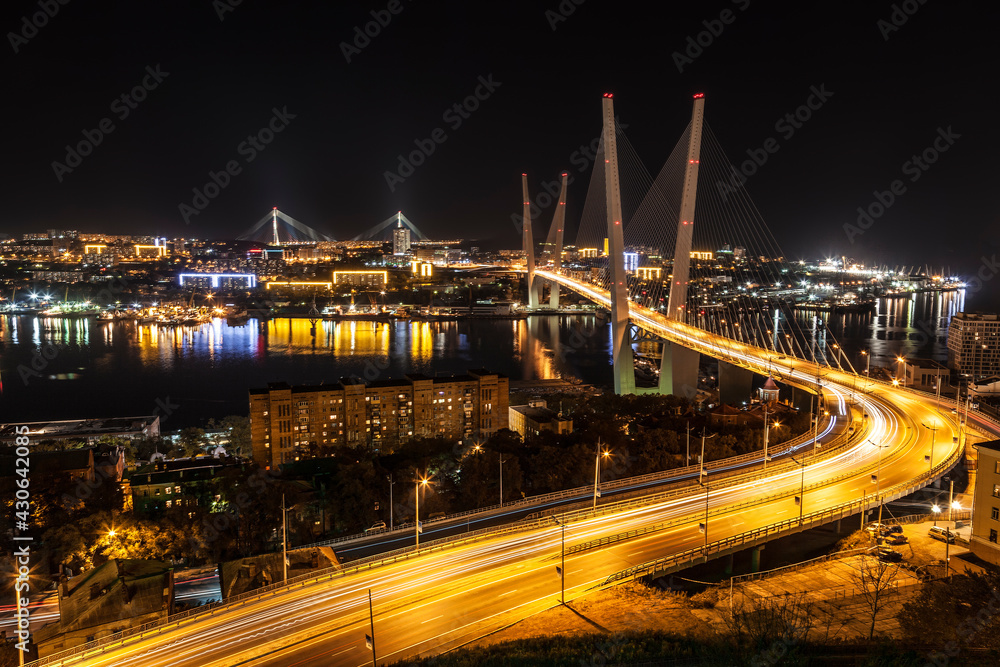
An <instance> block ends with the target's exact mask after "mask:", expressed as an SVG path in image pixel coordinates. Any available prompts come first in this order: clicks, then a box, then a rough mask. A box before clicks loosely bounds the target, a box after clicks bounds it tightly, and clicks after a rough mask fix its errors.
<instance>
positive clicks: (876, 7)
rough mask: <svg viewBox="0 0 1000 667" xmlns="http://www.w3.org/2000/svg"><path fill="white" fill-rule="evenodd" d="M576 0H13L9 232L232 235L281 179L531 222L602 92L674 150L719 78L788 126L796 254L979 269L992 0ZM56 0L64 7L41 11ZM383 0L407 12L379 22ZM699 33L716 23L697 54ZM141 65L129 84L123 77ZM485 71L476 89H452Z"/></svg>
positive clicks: (334, 221)
mask: <svg viewBox="0 0 1000 667" xmlns="http://www.w3.org/2000/svg"><path fill="white" fill-rule="evenodd" d="M577 2H578V3H579V4H576V3H573V2H571V0H563V1H562V3H560V2H559V1H558V0H549V1H543V2H533V3H524V2H505V3H470V2H460V3H459V2H438V3H430V2H414V1H409V0H398V2H393V3H389V2H371V3H355V2H280V3H279V2H263V1H261V0H244V1H243V2H241V3H239V4H238V5H237V6H236V7H230V6H229V3H227V2H225V0H219V1H217V2H214V3H213V2H210V1H208V0H205V1H204V2H191V3H177V2H111V3H101V4H100V6H98V5H97V3H87V2H82V1H80V0H76V1H74V2H68V3H67V4H65V5H59V4H58V3H57V0H42V2H41V3H39V2H38V0H35V1H34V2H24V1H20V0H17V1H9V2H6V3H4V18H3V23H2V25H3V29H4V31H5V33H7V34H6V37H5V45H4V47H3V48H4V49H5V50H6V53H5V55H3V56H2V60H3V73H4V81H5V82H6V86H5V92H6V95H5V96H4V98H5V105H4V107H5V109H4V115H5V118H6V120H7V122H6V123H5V126H6V132H5V141H4V144H5V145H4V151H3V153H4V160H3V162H2V164H3V166H2V169H3V179H2V180H3V185H4V187H3V191H4V192H5V195H6V196H5V197H4V205H5V208H6V213H5V214H4V221H3V224H2V225H0V231H2V232H5V233H8V234H12V235H17V234H20V233H22V232H25V231H36V230H44V229H46V228H53V227H54V228H69V229H78V230H80V231H106V232H110V233H149V234H157V235H165V236H171V237H172V236H195V237H202V238H206V237H207V238H231V237H234V236H236V235H237V234H239V233H241V232H243V231H244V230H246V229H247V228H249V227H250V226H251V225H252V224H253V223H254V222H256V221H257V220H258V219H259V218H260V217H262V216H263V215H264V214H266V213H267V212H268V211H269V210H270V208H271V207H272V206H278V207H279V208H281V209H282V210H283V211H285V212H287V213H288V214H289V215H291V216H293V217H295V218H297V219H298V220H301V221H302V222H304V223H306V224H308V225H311V226H313V227H315V228H317V229H318V230H320V231H322V232H324V233H327V234H329V235H331V236H333V237H335V238H338V239H342V238H349V237H351V236H354V235H355V234H357V233H358V232H360V231H362V230H363V229H365V228H367V227H370V226H372V225H374V224H376V223H378V222H380V221H381V220H383V219H385V218H387V217H388V216H389V215H391V214H393V213H394V212H395V211H396V210H398V209H402V210H403V211H404V212H405V213H406V215H407V216H408V217H409V218H410V219H411V220H412V221H413V222H414V223H415V224H416V225H417V226H419V227H420V228H421V229H423V230H424V231H425V232H426V233H427V234H428V235H429V236H431V237H455V236H460V237H463V238H467V239H469V238H478V239H481V240H482V244H483V245H485V246H492V247H498V246H499V247H514V246H516V245H517V244H518V238H517V233H516V229H515V227H514V226H513V225H512V224H511V214H514V213H517V212H518V211H519V209H520V201H521V194H520V175H521V172H528V174H529V177H530V178H529V182H530V183H531V184H532V188H533V189H537V187H538V186H539V185H540V184H541V183H542V182H543V181H547V180H551V179H554V178H556V176H557V175H558V173H559V172H560V171H561V170H564V169H569V170H571V171H572V172H573V173H576V166H575V165H574V164H571V161H572V160H573V154H574V152H575V151H577V150H578V149H579V148H580V147H581V145H583V144H586V143H589V141H590V140H591V139H592V138H594V137H596V136H597V135H598V134H599V132H600V123H601V115H600V114H601V109H600V102H601V96H602V94H603V93H605V92H612V93H614V95H615V103H616V112H617V114H618V116H619V118H620V120H621V121H622V122H624V123H626V124H627V125H628V130H627V134H628V136H629V138H630V141H631V143H632V144H633V145H634V146H635V147H636V148H637V149H638V151H639V153H640V155H641V156H642V158H643V160H644V161H645V163H646V165H647V166H648V168H649V170H650V171H651V172H653V173H654V174H655V173H656V172H657V171H658V170H659V168H660V166H661V165H662V163H663V162H664V160H665V159H666V157H667V155H668V153H669V151H670V150H671V148H672V147H673V146H674V144H675V143H676V141H677V139H678V138H679V136H680V135H681V133H682V132H683V130H684V127H685V125H686V124H687V122H688V120H689V118H690V112H691V95H692V94H693V93H696V92H704V93H705V94H706V100H707V101H706V118H707V121H708V123H709V124H710V125H711V127H712V128H713V130H714V132H715V133H716V134H717V136H718V137H719V139H720V141H721V142H722V145H723V147H724V148H725V150H726V152H727V154H728V155H729V156H730V158H731V159H732V160H733V161H734V162H736V161H742V160H744V159H746V151H747V150H754V149H759V148H760V147H761V146H762V145H763V144H764V142H765V140H767V139H768V138H769V137H774V138H775V139H776V140H777V142H778V144H779V146H780V149H779V150H778V151H777V152H776V153H774V154H772V155H770V156H769V158H768V161H767V162H766V164H765V165H763V166H762V167H761V168H760V169H759V171H758V172H757V173H756V174H754V175H753V176H752V177H751V178H750V180H749V181H748V183H747V187H748V189H749V192H750V195H751V196H752V197H753V198H754V200H755V201H756V204H757V206H758V208H759V209H760V211H761V213H762V214H763V216H764V218H765V220H767V221H768V224H769V226H770V228H771V229H772V231H773V232H774V234H775V236H776V237H777V238H778V239H779V240H780V242H781V244H782V247H783V249H784V250H785V252H786V255H787V256H789V257H790V258H793V259H797V258H799V257H819V256H822V255H826V254H834V255H840V254H846V255H848V256H853V257H856V258H858V259H864V260H877V261H882V262H888V263H890V264H897V265H902V264H924V263H930V264H933V265H950V266H951V267H952V268H954V269H956V270H959V269H960V270H963V271H966V272H972V271H975V270H977V269H978V268H979V267H980V264H981V259H980V258H981V257H982V256H983V255H984V253H985V254H986V256H987V257H990V256H991V255H992V253H994V252H995V251H996V250H997V246H998V244H1000V233H998V225H997V204H996V196H995V188H994V187H993V181H994V179H995V177H996V168H995V165H996V154H997V151H996V149H997V137H998V132H997V130H996V99H997V93H996V86H995V82H994V78H995V70H996V62H997V56H996V46H995V36H994V35H992V34H991V33H992V31H993V30H994V28H995V25H996V24H997V18H998V16H997V13H998V12H997V10H996V6H995V5H992V6H991V8H989V9H987V8H985V6H984V5H983V4H976V5H972V6H969V7H965V6H955V5H954V4H949V3H945V2H927V3H926V4H924V5H920V4H919V3H918V2H916V1H915V0H914V1H912V2H908V3H902V4H900V5H897V7H899V9H896V10H895V11H896V17H895V18H896V22H897V23H899V24H901V25H899V26H898V28H897V26H895V25H893V24H892V17H893V13H894V8H893V7H894V6H893V3H891V2H870V3H850V4H845V3H819V4H815V3H796V4H794V5H792V4H791V3H763V2H757V1H752V2H750V1H747V0H740V1H739V2H706V3H685V4H686V5H690V6H689V7H688V8H685V7H684V6H683V5H680V4H679V3H666V2H665V3H657V4H655V5H654V4H652V3H635V4H630V3H622V2H609V1H607V0H586V1H585V2H581V1H580V0H577ZM46 3H50V4H51V5H52V6H54V7H55V6H57V7H58V11H57V12H56V13H55V16H53V17H51V18H47V24H46V25H43V26H42V27H41V28H39V29H37V31H35V30H34V28H30V29H28V28H25V27H24V25H23V20H22V17H25V16H29V17H30V16H32V15H34V14H36V13H37V12H39V11H41V10H40V9H39V5H40V4H46ZM855 4H857V5H862V4H863V5H864V6H863V7H855V6H854V5H855ZM179 5H183V6H179ZM775 5H777V6H775ZM903 5H905V6H906V8H907V9H909V10H910V11H911V12H913V13H912V15H906V13H905V12H904V11H903V9H902V8H903ZM390 6H391V7H392V8H394V9H397V11H398V13H396V14H392V13H391V12H388V10H387V7H390ZM560 7H562V10H563V13H562V15H560V14H559V12H560ZM654 7H655V8H657V9H656V13H653V9H652V8H654ZM227 9H228V10H227ZM229 10H231V11H229ZM570 10H572V13H570ZM51 11H53V10H51V9H50V12H51ZM372 11H375V12H376V13H380V12H381V18H382V19H383V21H385V20H386V18H387V17H388V24H387V25H386V26H384V27H381V26H379V29H378V34H377V35H376V36H374V37H369V38H367V43H366V42H364V41H360V40H359V43H360V44H361V45H362V48H357V47H356V46H355V45H354V40H355V38H356V32H355V28H356V27H358V28H359V29H361V30H364V28H365V24H366V23H370V22H372V21H374V20H375V19H373V17H372V15H371V14H370V12H372ZM723 12H727V13H726V14H723ZM720 16H721V17H724V18H728V19H729V21H728V23H723V22H721V21H720ZM903 18H905V22H903V20H902V19H903ZM880 20H881V21H883V22H884V23H883V24H882V25H881V26H880V24H879V21H880ZM38 22H40V20H39V21H38ZM706 22H707V23H708V25H709V27H706V25H705V23H706ZM713 22H714V23H713ZM553 26H554V27H555V29H553ZM710 28H714V29H715V30H716V31H717V32H719V33H720V34H718V35H717V36H716V35H712V34H711V32H709V30H710ZM720 28H721V29H720ZM369 29H370V30H371V31H372V32H375V24H372V25H371V26H369ZM18 33H20V34H22V35H28V38H27V39H22V38H21V37H18V36H16V35H17V34H18ZM35 33H37V34H35ZM699 33H703V34H702V35H701V39H702V42H703V43H706V44H707V46H704V47H702V52H701V53H700V54H697V53H696V52H695V56H696V57H694V58H692V59H691V60H690V61H688V62H684V63H682V69H683V71H678V70H679V68H678V65H677V62H675V61H676V58H677V57H676V56H675V55H674V54H675V52H678V53H683V52H684V51H685V49H687V48H688V47H689V42H688V38H689V37H690V38H692V39H697V38H698V36H699ZM12 42H13V43H12ZM345 45H349V46H345ZM15 49H16V53H15ZM345 49H346V50H348V51H349V53H348V56H345ZM348 57H349V58H350V62H348ZM147 68H149V69H147ZM157 69H158V71H159V72H163V73H166V75H163V74H159V75H157V76H155V77H154V76H152V75H150V74H149V72H150V71H157ZM144 80H145V82H146V84H147V87H148V88H150V89H149V90H141V91H140V94H141V96H144V97H145V99H143V100H142V101H141V102H136V103H133V106H134V107H135V108H129V107H128V106H127V104H126V103H125V102H122V101H121V100H120V98H121V96H122V94H129V91H131V90H132V89H133V88H134V87H135V86H137V85H138V86H141V85H142V83H143V82H144ZM483 80H486V81H492V82H493V83H492V84H491V85H490V87H489V88H487V87H484V86H483V85H482V83H481V81H483ZM813 86H815V87H817V88H820V87H825V90H827V91H829V92H830V93H832V95H831V96H830V97H829V99H827V100H826V101H825V102H824V103H823V104H822V105H821V106H820V108H818V109H817V110H815V111H814V112H813V114H812V118H810V119H809V120H808V121H807V122H805V123H804V124H802V126H801V127H800V128H798V129H796V130H795V131H794V134H793V135H792V136H785V135H787V132H779V131H776V127H775V125H776V123H777V122H778V121H780V120H781V119H782V118H783V117H784V116H785V114H786V113H790V112H792V113H794V112H795V110H796V108H797V107H799V106H800V105H802V104H804V103H805V102H806V101H807V99H808V98H809V95H810V89H811V87H813ZM477 87H478V89H479V92H480V94H481V97H483V98H485V99H482V100H480V101H479V102H478V107H479V108H478V109H476V110H475V111H474V112H472V113H470V114H468V117H467V118H462V117H460V116H459V115H457V114H455V113H454V112H452V113H451V114H449V115H447V116H446V115H445V112H446V111H447V110H448V109H450V108H452V107H453V105H455V104H456V103H461V102H462V101H463V99H465V98H466V97H468V96H470V95H474V94H475V93H476V91H477ZM490 88H492V90H490ZM116 99H118V100H119V101H118V102H115V100H116ZM275 110H277V111H278V112H280V113H281V114H285V113H287V114H288V115H289V116H294V117H293V118H291V117H290V118H286V119H285V120H284V121H274V122H275V123H278V126H283V127H282V129H281V132H279V133H277V134H275V135H274V138H273V141H272V142H271V143H269V144H267V145H266V146H263V147H262V150H257V149H255V148H253V147H252V146H250V145H249V144H244V143H243V142H245V141H246V139H247V137H248V135H251V134H257V133H258V131H259V130H261V129H262V128H265V127H267V125H268V123H270V122H272V118H273V117H274V116H275ZM126 112H127V116H126V117H124V118H123V117H122V116H123V115H124V114H125V113H126ZM102 119H108V120H107V121H105V127H107V125H108V124H109V123H110V124H113V126H114V129H113V131H112V132H110V133H108V134H103V136H102V137H101V143H100V144H99V145H97V146H96V147H94V148H93V151H92V153H91V154H90V155H88V156H86V157H83V158H82V159H81V161H80V163H79V165H78V166H76V167H75V168H72V171H64V170H63V169H62V168H59V167H57V168H54V166H53V162H57V161H58V162H60V163H63V164H66V162H67V158H66V146H67V144H70V145H76V144H77V143H79V142H80V141H81V140H83V139H84V131H88V132H90V133H91V136H96V135H95V134H94V130H95V129H97V128H99V127H100V126H101V122H102ZM438 128H440V130H439V132H438V137H439V138H441V137H444V138H445V140H444V142H443V143H438V144H436V145H435V150H434V152H433V153H432V154H430V155H429V156H427V157H426V159H425V162H424V164H422V165H421V166H419V167H417V168H416V169H415V170H414V173H413V174H412V175H410V176H408V177H407V178H405V180H404V181H402V182H396V183H394V189H393V190H390V187H389V185H388V184H387V181H386V176H385V173H386V172H387V171H397V170H398V168H399V165H398V158H397V156H398V155H399V154H401V153H404V154H407V153H410V152H411V151H413V150H415V143H414V142H415V141H417V140H420V141H425V140H428V139H429V138H430V137H431V136H432V134H433V133H434V131H435V130H436V129H438ZM939 128H941V129H942V130H944V131H946V130H947V129H948V128H951V129H952V134H953V138H952V140H951V144H950V145H949V146H948V150H947V151H946V152H944V153H942V154H941V155H940V156H939V158H938V160H937V162H936V163H935V164H933V165H930V166H929V168H928V169H927V170H926V171H922V172H920V177H919V179H917V180H916V181H912V180H911V178H912V176H911V175H910V173H909V172H908V171H907V170H906V167H904V163H906V162H907V161H908V160H909V159H910V158H911V156H913V155H914V154H919V153H921V152H923V150H924V149H925V148H927V147H929V146H932V145H933V142H934V140H935V138H936V137H938V136H939ZM954 135H959V138H957V139H956V138H954ZM251 156H252V157H253V159H252V161H251V160H249V158H250V157H251ZM231 160H232V161H235V162H234V166H235V167H236V168H238V169H239V173H238V174H236V175H234V176H231V178H230V180H229V183H228V185H227V186H226V187H225V188H222V189H221V190H220V191H219V192H218V193H217V196H215V197H214V198H213V199H211V200H210V201H208V202H207V206H206V207H205V208H204V210H203V211H200V212H199V213H198V214H197V215H190V216H189V218H190V222H189V224H185V220H184V216H183V215H182V212H181V210H180V209H179V207H180V205H181V204H187V205H192V206H193V199H194V195H193V193H192V189H193V188H196V187H198V188H201V187H203V186H204V185H205V184H206V182H209V172H210V171H213V172H220V171H223V170H225V168H226V164H227V162H229V161H231ZM67 166H68V165H67ZM56 171H60V173H59V174H58V176H57V174H56ZM588 177H589V174H583V175H582V176H581V177H580V178H578V179H577V181H576V182H575V183H574V185H573V186H571V196H570V203H569V208H568V216H569V218H570V220H571V221H572V220H574V216H579V213H580V209H581V207H582V204H583V199H584V196H585V187H586V181H587V178H588ZM60 179H61V180H60ZM895 179H900V180H901V181H903V183H905V187H906V190H905V192H904V193H903V194H901V195H899V196H898V197H897V200H896V201H895V203H894V204H893V205H892V206H891V207H889V208H888V210H886V211H885V213H884V214H883V215H882V216H881V217H880V218H879V219H877V220H875V221H874V224H872V225H871V227H870V228H869V229H867V230H866V231H865V232H864V233H863V234H862V235H855V237H854V239H853V240H854V242H853V243H851V242H850V240H849V239H848V234H846V233H845V230H844V227H843V226H844V224H845V223H854V222H855V221H856V219H857V217H858V214H857V208H858V207H859V206H863V207H867V206H869V205H870V204H871V203H872V202H873V201H874V200H875V197H874V195H873V191H875V190H880V191H883V190H887V189H889V187H890V184H891V183H892V181H893V180H895ZM223 180H224V179H223ZM550 219H551V211H549V212H546V214H545V215H544V216H543V217H542V218H541V222H540V229H547V226H548V223H549V220H550ZM573 226H574V223H571V225H570V227H573Z"/></svg>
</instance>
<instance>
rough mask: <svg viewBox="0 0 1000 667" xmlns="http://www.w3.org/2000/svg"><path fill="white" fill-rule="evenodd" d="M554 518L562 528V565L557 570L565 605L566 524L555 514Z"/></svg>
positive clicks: (561, 596) (561, 595) (562, 599)
mask: <svg viewBox="0 0 1000 667" xmlns="http://www.w3.org/2000/svg"><path fill="white" fill-rule="evenodd" d="M552 520H553V521H555V522H556V523H557V524H559V526H560V527H561V528H562V566H561V567H557V568H556V571H557V573H558V574H559V583H560V586H561V587H562V590H561V591H560V600H561V602H562V603H563V604H564V605H565V604H566V524H565V523H563V522H562V521H560V520H559V519H557V518H555V517H554V516H553V517H552Z"/></svg>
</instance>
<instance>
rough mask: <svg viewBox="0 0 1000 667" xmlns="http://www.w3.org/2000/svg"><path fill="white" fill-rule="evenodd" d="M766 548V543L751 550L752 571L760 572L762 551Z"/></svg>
mask: <svg viewBox="0 0 1000 667" xmlns="http://www.w3.org/2000/svg"><path fill="white" fill-rule="evenodd" d="M763 549H764V545H763V544H761V545H760V546H756V547H754V548H753V549H751V550H750V571H751V572H760V552H761V551H762V550H763Z"/></svg>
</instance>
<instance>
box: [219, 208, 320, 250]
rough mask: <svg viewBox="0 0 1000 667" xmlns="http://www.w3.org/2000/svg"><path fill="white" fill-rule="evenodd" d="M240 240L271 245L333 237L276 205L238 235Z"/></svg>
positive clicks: (308, 241)
mask: <svg viewBox="0 0 1000 667" xmlns="http://www.w3.org/2000/svg"><path fill="white" fill-rule="evenodd" d="M237 239H238V240H240V241H257V242H259V243H269V244H271V245H286V244H294V243H315V242H319V241H332V240H333V239H332V238H330V237H329V236H327V235H326V234H323V233H321V232H318V231H316V230H315V229H313V228H312V227H310V226H308V225H306V224H304V223H302V222H299V221H298V220H296V219H295V218H293V217H292V216H290V215H288V214H287V213H284V212H282V211H279V210H278V207H277V206H275V207H274V208H273V209H272V210H271V212H270V213H268V214H267V215H265V216H264V217H263V218H261V219H260V220H258V221H257V222H256V224H254V225H253V226H252V227H250V229H248V230H247V231H245V232H244V233H243V234H241V235H240V236H238V237H237Z"/></svg>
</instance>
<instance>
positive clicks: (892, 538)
mask: <svg viewBox="0 0 1000 667" xmlns="http://www.w3.org/2000/svg"><path fill="white" fill-rule="evenodd" d="M883 539H884V540H885V542H886V544H906V543H907V542H908V540H907V539H906V536H905V535H903V534H902V533H889V534H888V535H886V536H885V537H884V538H883Z"/></svg>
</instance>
